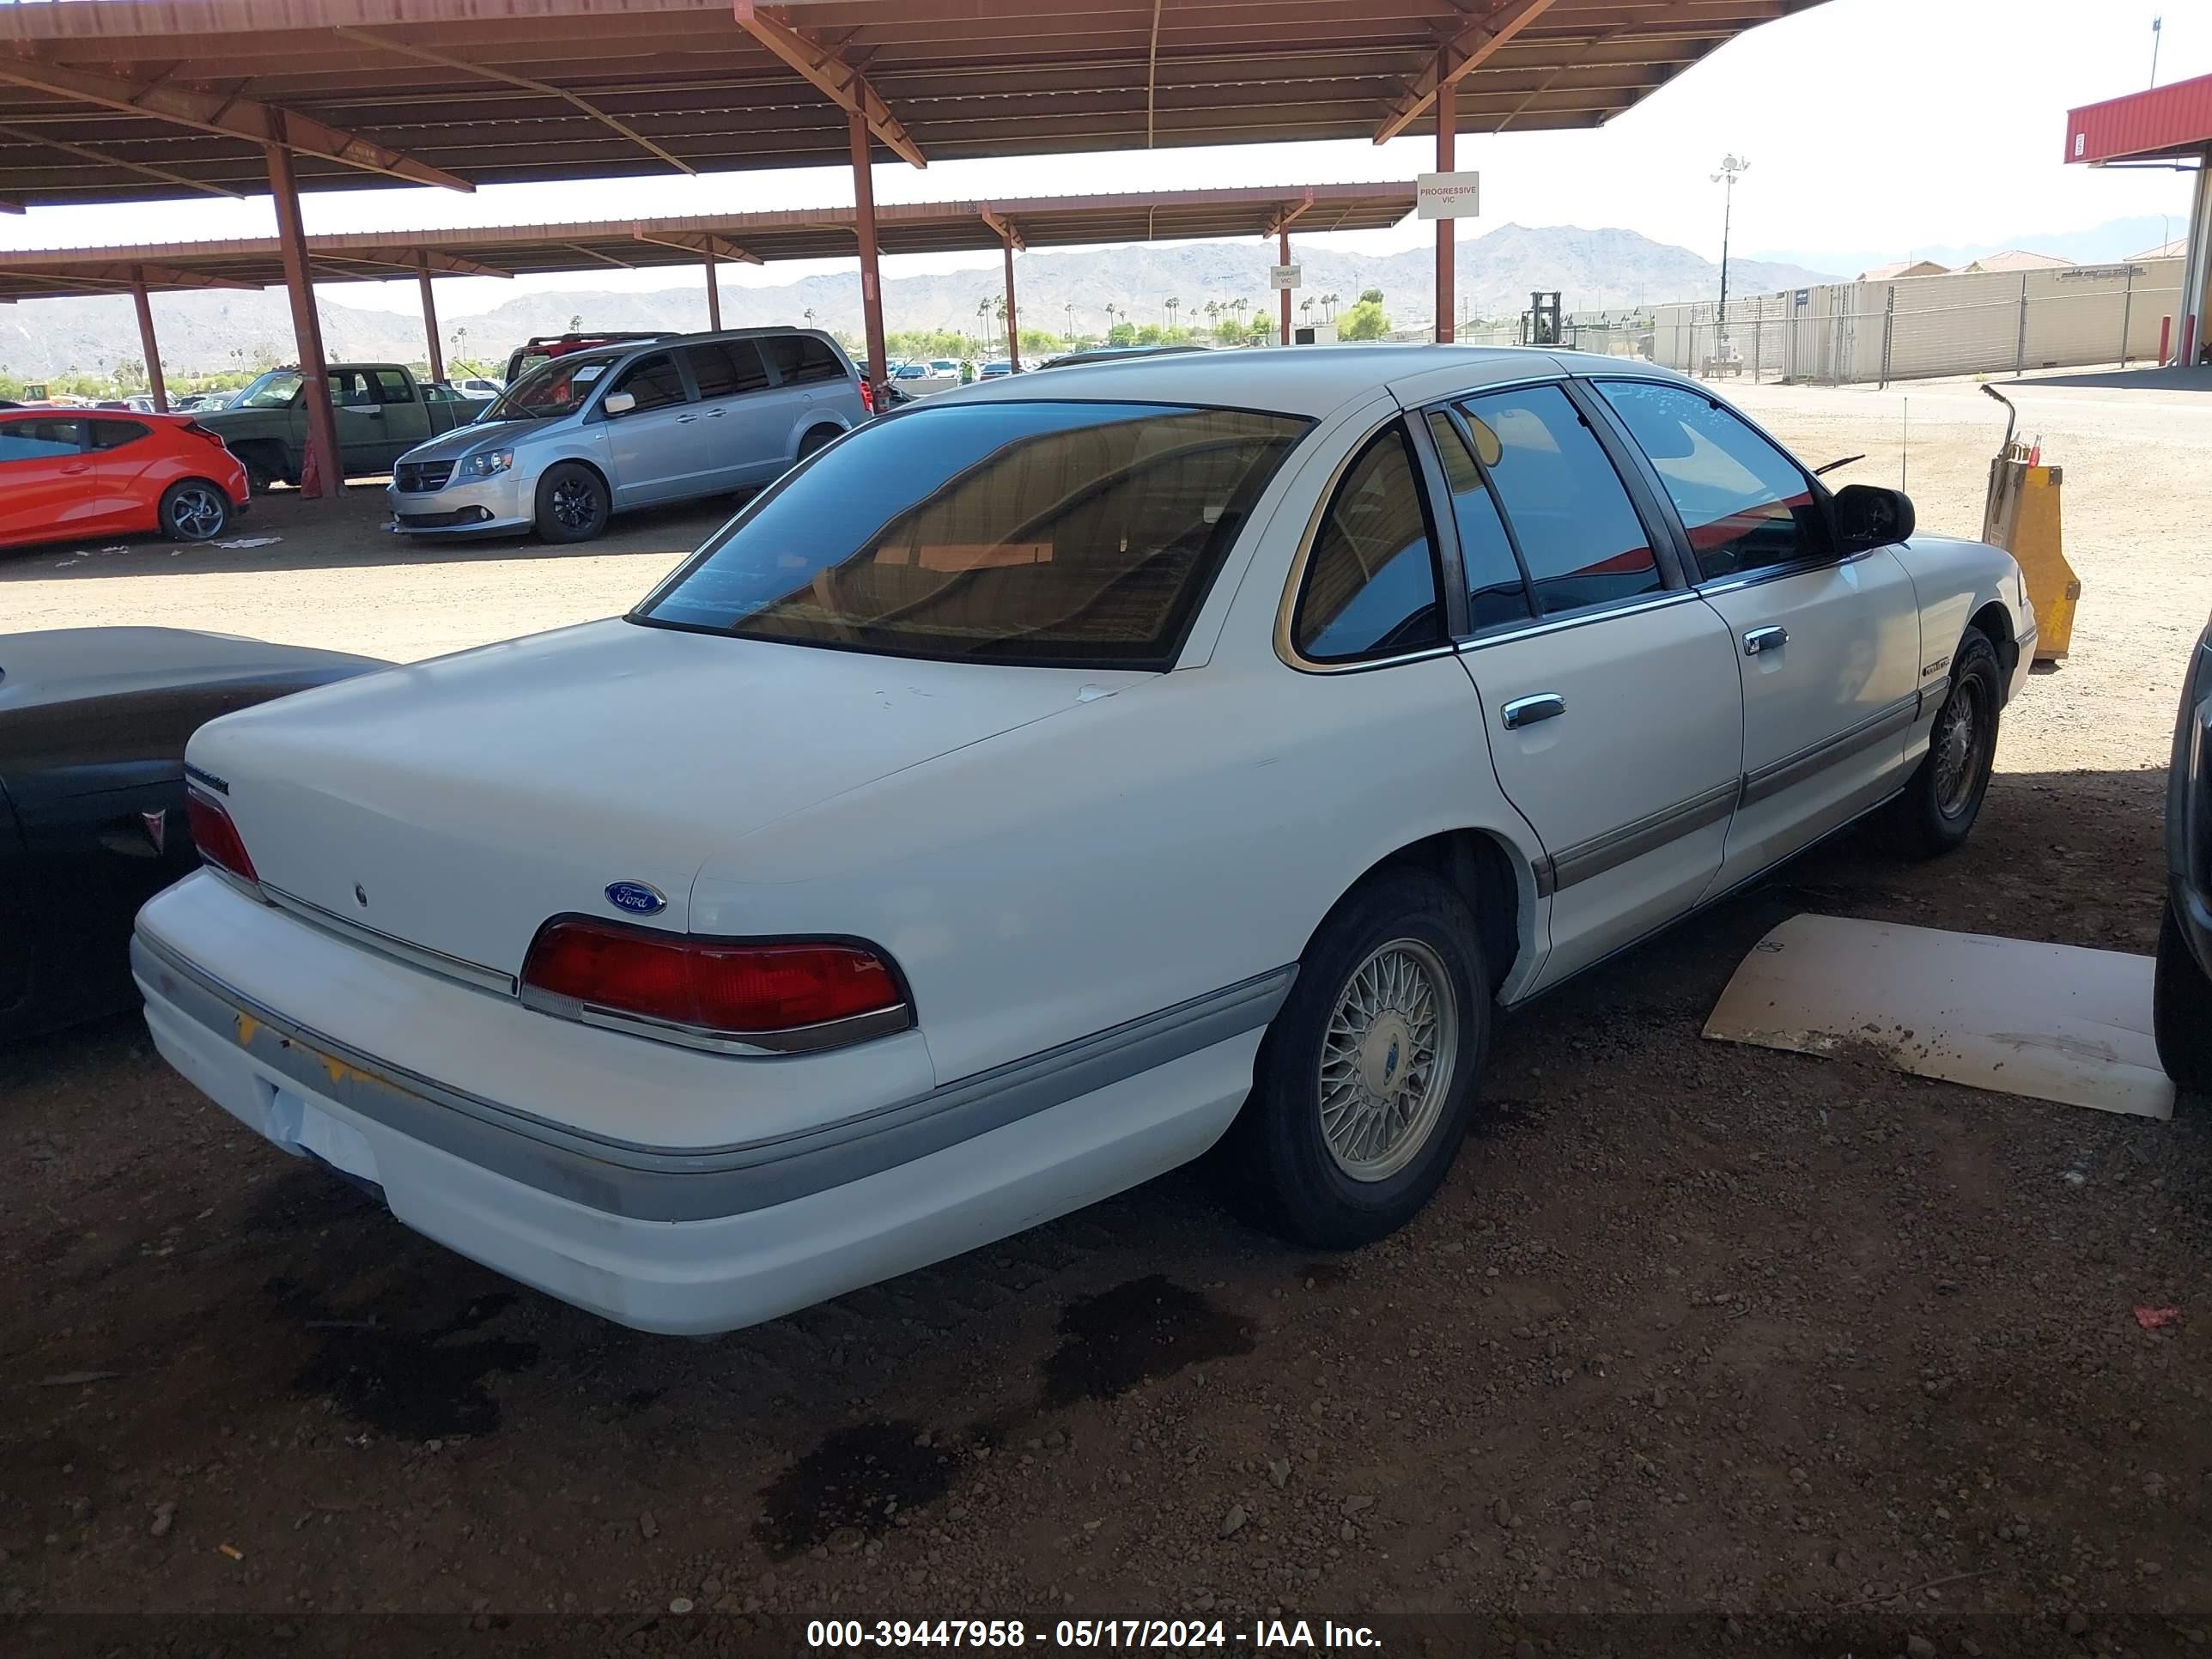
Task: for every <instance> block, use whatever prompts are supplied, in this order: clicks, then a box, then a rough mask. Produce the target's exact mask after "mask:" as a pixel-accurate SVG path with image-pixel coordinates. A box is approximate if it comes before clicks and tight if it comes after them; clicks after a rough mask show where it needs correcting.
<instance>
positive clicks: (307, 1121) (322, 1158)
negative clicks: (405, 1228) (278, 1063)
mask: <svg viewBox="0 0 2212 1659" xmlns="http://www.w3.org/2000/svg"><path fill="white" fill-rule="evenodd" d="M267 1121H268V1133H269V1138H270V1139H271V1140H273V1141H275V1142H276V1144H277V1145H278V1146H282V1147H283V1148H284V1150H285V1151H287V1152H294V1153H296V1154H298V1155H300V1156H301V1157H303V1158H313V1159H314V1160H315V1162H316V1163H318V1164H325V1165H326V1166H327V1167H329V1168H330V1169H332V1170H336V1171H337V1173H338V1174H340V1175H342V1176H346V1177H347V1178H348V1179H349V1180H351V1181H354V1182H359V1183H362V1184H363V1185H366V1186H369V1187H374V1188H378V1189H379V1190H381V1189H382V1187H383V1180H382V1177H381V1176H380V1174H379V1172H378V1170H377V1167H376V1153H375V1151H374V1149H373V1148H372V1147H371V1146H369V1144H368V1139H366V1138H365V1137H364V1136H363V1135H362V1133H361V1131H360V1130H358V1129H356V1128H355V1127H353V1125H351V1124H350V1123H346V1122H343V1121H340V1120H338V1119H337V1118H335V1117H333V1116H331V1115H330V1114H329V1113H328V1112H326V1111H325V1110H324V1109H322V1108H321V1107H319V1106H318V1105H316V1104H315V1103H314V1102H313V1101H312V1100H309V1099H308V1098H307V1097H306V1096H305V1095H302V1094H300V1093H298V1092H297V1091H294V1090H291V1089H288V1088H286V1087H285V1086H284V1085H283V1084H281V1083H280V1084H272V1085H270V1100H269V1112H268V1118H267Z"/></svg>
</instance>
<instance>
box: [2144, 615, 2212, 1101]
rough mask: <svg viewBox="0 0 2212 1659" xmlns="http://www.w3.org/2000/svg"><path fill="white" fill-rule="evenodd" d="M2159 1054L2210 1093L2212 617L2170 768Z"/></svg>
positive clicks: (2192, 665) (2195, 657)
mask: <svg viewBox="0 0 2212 1659" xmlns="http://www.w3.org/2000/svg"><path fill="white" fill-rule="evenodd" d="M2153 1002H2154V1007H2153V1013H2154V1021H2153V1029H2154V1031H2155V1033H2156V1035H2157V1037H2158V1057H2159V1059H2160V1060H2161V1061H2162V1062H2164V1064H2165V1066H2166V1074H2167V1075H2168V1076H2169V1077H2171V1078H2172V1079H2173V1080H2174V1081H2175V1082H2176V1083H2178V1084H2179V1085H2181V1086H2182V1087H2183V1088H2185V1089H2188V1090H2191V1091H2195V1092H2196V1093H2198V1094H2212V623H2207V624H2206V626H2205V629H2204V632H2203V633H2202V634H2201V635H2198V636H2197V647H2196V649H2194V650H2193V651H2191V653H2189V669H2188V671H2187V673H2186V674H2185V676H2184V678H2183V680H2182V685H2181V714H2180V717H2179V719H2178V720H2175V722H2174V726H2173V764H2172V769H2170V770H2169V771H2168V772H2167V774H2166V910H2165V913H2164V915H2161V916H2160V919H2159V929H2158V989H2157V994H2156V996H2155V997H2154V999H2153Z"/></svg>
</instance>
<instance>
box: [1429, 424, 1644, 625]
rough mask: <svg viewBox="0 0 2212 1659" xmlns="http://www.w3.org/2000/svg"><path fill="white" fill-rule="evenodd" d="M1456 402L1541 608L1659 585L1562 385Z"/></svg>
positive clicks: (1607, 468)
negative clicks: (1461, 407) (1465, 417)
mask: <svg viewBox="0 0 2212 1659" xmlns="http://www.w3.org/2000/svg"><path fill="white" fill-rule="evenodd" d="M1465 409H1466V412H1467V415H1468V420H1469V429H1470V430H1471V431H1472V432H1473V433H1474V438H1475V447H1476V449H1477V450H1478V452H1480V453H1482V455H1483V459H1485V460H1486V461H1487V462H1488V463H1489V465H1488V467H1487V469H1486V470H1487V471H1488V473H1489V476H1490V482H1491V484H1492V487H1493V488H1494V489H1496V490H1497V492H1498V501H1499V502H1500V503H1501V504H1502V505H1503V507H1504V509H1505V520H1506V522H1507V523H1508V524H1509V525H1510V526H1512V530H1513V538H1514V540H1515V541H1516V543H1517V544H1519V546H1520V549H1521V556H1522V559H1523V560H1524V561H1525V562H1527V564H1528V575H1529V579H1530V580H1532V581H1533V582H1534V585H1535V588H1536V604H1537V605H1538V607H1539V608H1540V609H1541V611H1543V612H1544V614H1545V615H1547V616H1554V615H1557V614H1558V613H1559V612H1560V611H1578V610H1580V609H1582V608H1583V606H1585V605H1605V604H1609V603H1611V602H1613V601H1615V600H1619V599H1630V598H1632V597H1634V596H1635V595H1637V594H1638V593H1652V592H1657V591H1658V590H1659V589H1660V587H1662V586H1663V585H1664V584H1663V583H1662V580H1661V578H1660V574H1659V564H1658V561H1657V560H1656V558H1654V557H1653V556H1652V552H1651V544H1650V538H1648V537H1647V536H1646V535H1645V534H1644V524H1643V521H1642V520H1639V519H1638V517H1637V516H1636V508H1635V507H1634V506H1633V505H1632V504H1631V502H1630V501H1629V499H1628V491H1627V490H1626V489H1625V488H1624V487H1623V486H1622V484H1621V482H1620V474H1619V473H1618V472H1615V471H1613V463H1612V462H1611V461H1610V460H1608V459H1606V453H1605V451H1604V450H1603V449H1602V448H1601V447H1599V445H1598V441H1597V437H1596V435H1595V434H1594V433H1593V432H1591V430H1590V429H1589V427H1588V426H1586V425H1584V424H1583V417H1582V416H1581V414H1580V412H1579V411H1578V410H1577V409H1576V408H1575V406H1574V404H1572V403H1571V402H1570V401H1568V398H1567V394H1566V393H1565V392H1562V391H1561V390H1559V387H1558V386H1523V387H1522V388H1521V389H1520V390H1519V391H1516V392H1493V393H1492V395H1491V396H1489V397H1486V398H1470V399H1468V403H1467V404H1466V405H1465ZM1492 453H1494V454H1495V456H1496V459H1494V460H1493V459H1491V455H1492Z"/></svg>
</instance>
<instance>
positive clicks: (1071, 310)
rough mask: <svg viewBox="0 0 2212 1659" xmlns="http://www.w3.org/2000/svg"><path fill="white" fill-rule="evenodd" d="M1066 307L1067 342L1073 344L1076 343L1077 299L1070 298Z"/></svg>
mask: <svg viewBox="0 0 2212 1659" xmlns="http://www.w3.org/2000/svg"><path fill="white" fill-rule="evenodd" d="M1066 309H1067V343H1068V344H1070V345H1073V344H1074V343H1075V301H1073V300H1070V301H1068V302H1067V307H1066Z"/></svg>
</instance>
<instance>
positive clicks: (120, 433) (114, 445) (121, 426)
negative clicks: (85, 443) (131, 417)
mask: <svg viewBox="0 0 2212 1659" xmlns="http://www.w3.org/2000/svg"><path fill="white" fill-rule="evenodd" d="M87 424H88V425H89V426H90V427H91V428H92V447H94V449H120V448H122V447H123V446H124V445H125V444H131V443H136V442H137V441H138V440H139V439H141V438H143V437H144V436H145V435H146V431H147V428H146V424H145V422H143V421H91V422H87Z"/></svg>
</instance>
